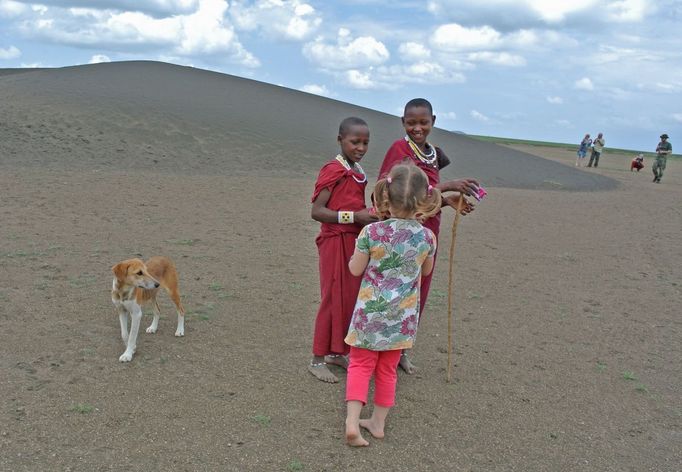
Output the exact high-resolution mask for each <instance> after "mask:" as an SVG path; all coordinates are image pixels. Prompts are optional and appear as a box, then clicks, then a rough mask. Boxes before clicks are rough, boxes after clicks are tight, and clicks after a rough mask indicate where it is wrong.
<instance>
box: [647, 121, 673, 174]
mask: <svg viewBox="0 0 682 472" xmlns="http://www.w3.org/2000/svg"><path fill="white" fill-rule="evenodd" d="M672 153H673V145H672V144H670V143H669V142H668V135H667V134H665V133H663V134H662V135H661V142H660V143H658V146H656V160H655V161H654V165H652V166H651V170H653V171H654V182H656V183H657V184H660V183H661V177H663V171H664V170H665V162H666V161H667V160H668V156H669V155H670V154H672Z"/></svg>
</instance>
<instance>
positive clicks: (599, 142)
mask: <svg viewBox="0 0 682 472" xmlns="http://www.w3.org/2000/svg"><path fill="white" fill-rule="evenodd" d="M605 144H606V141H604V135H603V134H602V133H599V134H598V135H597V137H596V139H595V140H594V141H592V154H590V162H588V164H587V167H592V164H594V167H599V156H601V153H602V151H603V150H604V145H605Z"/></svg>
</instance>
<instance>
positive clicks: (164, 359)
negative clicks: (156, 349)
mask: <svg viewBox="0 0 682 472" xmlns="http://www.w3.org/2000/svg"><path fill="white" fill-rule="evenodd" d="M159 362H160V363H161V364H165V363H167V362H168V358H167V357H163V356H161V358H160V359H159Z"/></svg>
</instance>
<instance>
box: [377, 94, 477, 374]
mask: <svg viewBox="0 0 682 472" xmlns="http://www.w3.org/2000/svg"><path fill="white" fill-rule="evenodd" d="M402 123H403V128H405V133H406V134H405V137H404V138H402V139H399V140H397V141H396V142H394V143H393V144H392V145H391V147H390V148H389V149H388V151H387V152H386V156H385V157H384V161H383V163H382V164H381V169H380V170H379V179H382V178H384V177H386V176H387V175H388V173H389V171H390V170H391V168H393V166H394V165H396V164H400V163H404V162H405V161H407V162H411V163H413V164H415V165H417V166H419V168H421V169H422V170H423V171H424V172H425V173H426V176H427V177H428V179H429V185H432V186H433V187H434V188H437V189H439V190H440V191H441V192H442V193H445V192H457V194H456V195H454V196H452V195H451V196H445V195H443V206H448V205H455V206H456V201H457V199H458V198H460V196H461V195H462V194H464V195H470V196H474V195H476V194H477V193H478V182H477V181H476V180H475V179H460V180H450V181H446V182H441V181H440V169H442V168H443V167H445V166H447V165H448V164H449V163H450V160H449V159H448V158H447V156H446V155H445V153H443V151H442V150H441V149H440V148H437V147H435V146H432V145H431V144H429V143H428V142H427V141H426V138H427V137H428V135H429V133H430V132H431V129H432V128H433V125H434V124H435V123H436V116H435V115H434V114H433V107H432V106H431V103H429V101H428V100H425V99H423V98H415V99H413V100H410V101H409V102H407V104H406V105H405V110H404V112H403V117H402ZM472 209H473V207H472V206H471V205H469V204H468V203H467V206H465V209H464V211H463V213H468V212H469V211H471V210H472ZM423 225H424V226H425V227H426V228H428V229H430V230H431V231H433V233H434V234H435V235H436V238H438V231H439V229H440V212H439V213H437V214H436V215H434V216H432V217H430V218H428V219H427V220H426V221H424V222H423ZM436 255H437V254H436ZM432 276H433V272H431V273H430V274H429V275H428V276H425V277H423V278H422V281H421V293H420V299H419V304H420V306H419V312H420V313H423V312H424V305H425V304H426V298H427V296H428V294H429V288H430V287H431V277H432ZM400 367H401V368H402V369H403V370H404V371H405V372H407V373H408V374H411V373H413V372H414V371H415V370H416V367H415V366H414V365H413V364H412V362H411V361H410V359H409V358H408V357H407V353H406V351H403V353H402V356H401V357H400Z"/></svg>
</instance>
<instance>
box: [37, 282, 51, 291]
mask: <svg viewBox="0 0 682 472" xmlns="http://www.w3.org/2000/svg"><path fill="white" fill-rule="evenodd" d="M49 286H50V284H48V283H47V281H45V280H41V281H39V282H36V283H35V284H34V287H35V288H36V290H47V289H48V287H49Z"/></svg>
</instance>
